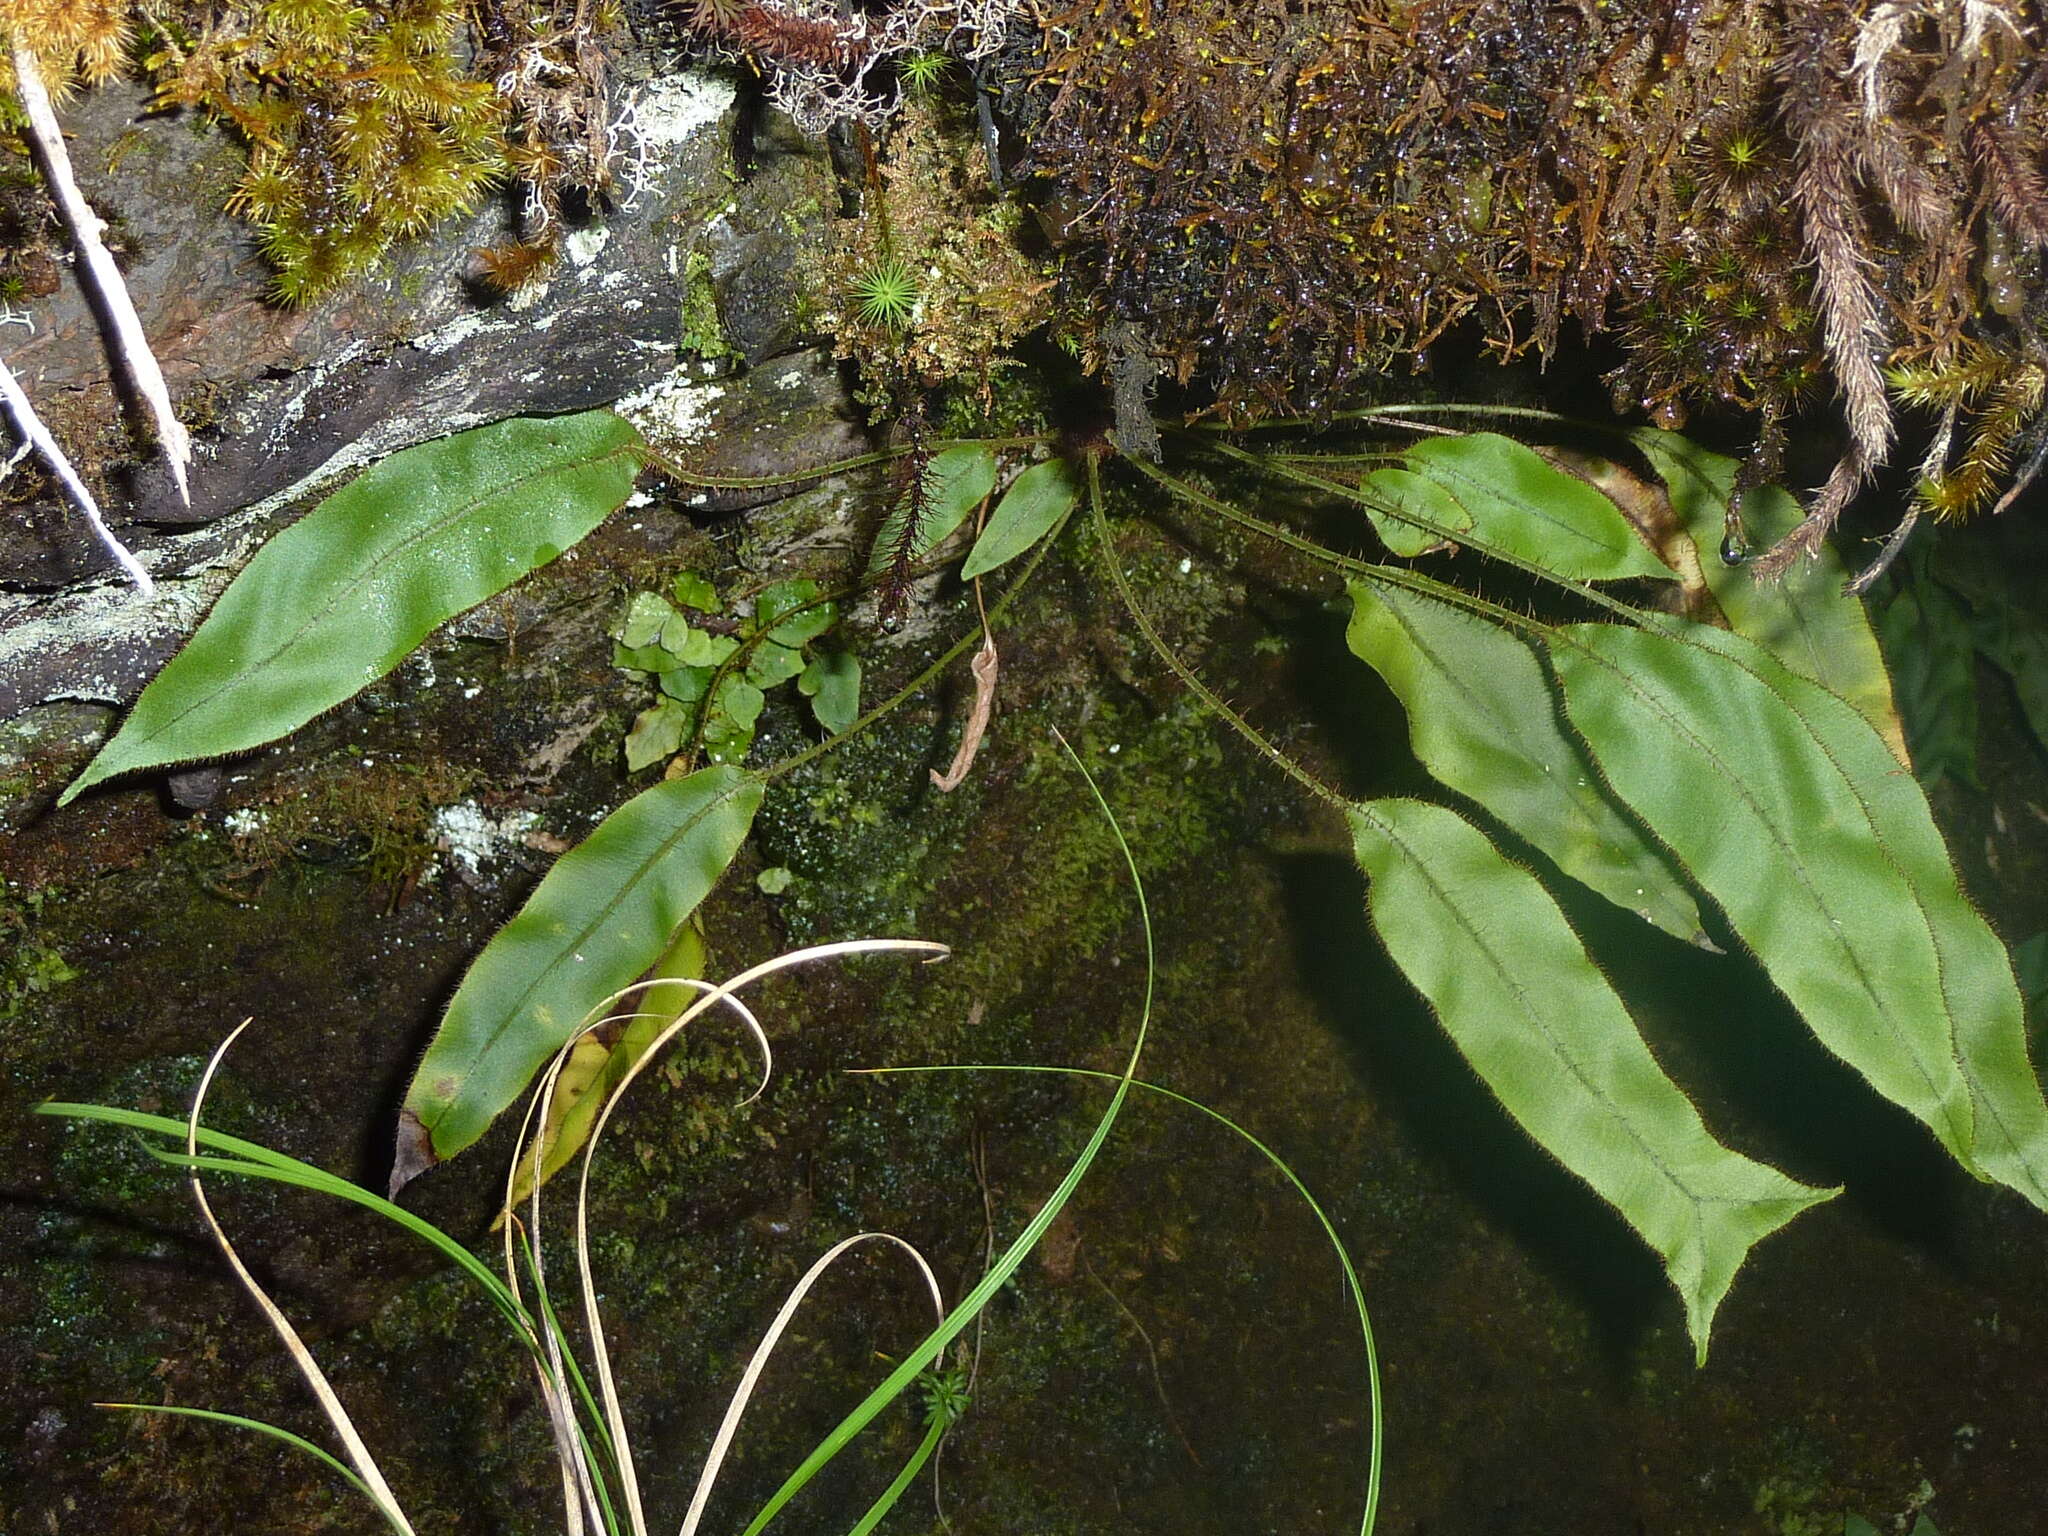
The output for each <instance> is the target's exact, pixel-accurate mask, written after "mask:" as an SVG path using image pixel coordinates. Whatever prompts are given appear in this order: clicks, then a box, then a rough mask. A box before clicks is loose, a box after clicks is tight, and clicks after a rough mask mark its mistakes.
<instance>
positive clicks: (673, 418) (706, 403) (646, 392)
mask: <svg viewBox="0 0 2048 1536" xmlns="http://www.w3.org/2000/svg"><path fill="white" fill-rule="evenodd" d="M690 375H691V368H690V365H689V364H688V363H685V364H683V365H682V366H680V367H678V368H674V369H672V370H670V371H669V372H668V373H666V374H664V375H663V376H662V377H661V378H658V379H656V380H655V381H654V382H653V383H652V384H649V385H648V386H647V387H646V388H645V389H637V390H635V391H634V392H633V393H632V394H630V395H627V396H625V397H624V398H623V399H621V400H619V401H618V402H616V403H615V404H614V405H613V406H612V409H613V410H615V411H617V412H618V413H619V414H620V415H621V416H623V417H625V418H626V420H628V421H630V422H632V423H633V425H634V426H636V427H638V428H639V429H640V431H641V432H642V433H643V434H644V435H645V436H646V437H647V438H648V440H649V441H651V442H653V443H655V444H657V445H660V446H665V447H669V448H678V447H681V446H683V445H684V444H687V443H692V442H695V441H696V439H697V438H698V437H699V436H700V435H701V434H702V433H703V431H704V429H705V428H706V427H707V426H709V425H710V424H711V420H712V416H713V414H714V413H713V410H712V407H713V406H715V405H716V404H717V403H718V402H719V401H720V400H723V399H724V398H725V389H724V387H723V386H722V385H718V384H713V383H709V382H706V381H705V380H702V379H696V378H692V377H691V376H690Z"/></svg>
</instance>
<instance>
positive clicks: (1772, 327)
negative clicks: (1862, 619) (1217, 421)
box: [1031, 0, 2048, 488]
mask: <svg viewBox="0 0 2048 1536" xmlns="http://www.w3.org/2000/svg"><path fill="white" fill-rule="evenodd" d="M2042 21H2043V17H2042V15H2041V14H2040V7H2039V6H2038V5H2036V4H2026V5H2018V4H2011V5H2008V4H2000V3H1991V0H1901V3H1893V4H1884V5H1878V6H1874V7H1865V6H1863V5H1860V4H1852V3H1849V0H1817V3H1816V0H1803V3H1799V4H1792V3H1789V0H1719V3H1709V4H1707V5H1705V6H1700V7H1688V8H1685V9H1683V10H1680V11H1674V10H1673V9H1672V7H1670V6H1669V5H1666V4H1662V3H1653V0H1615V3H1612V4H1606V5H1602V6H1599V7H1591V6H1569V7H1560V6H1553V5H1548V4H1544V3H1541V0H1476V3H1459V4H1450V3H1444V4H1434V3H1432V4H1422V5H1416V4H1412V3H1408V0H1326V3H1320V4H1306V5H1304V4H1301V3H1298V0H1152V3H1147V4H1143V5H1096V4H1092V3H1090V4H1077V5H1074V6H1072V7H1070V8H1068V9H1066V10H1064V11H1059V12H1056V13H1054V14H1051V15H1050V16H1049V17H1048V18H1047V24H1046V33H1045V35H1046V38H1047V40H1048V41H1047V63H1046V65H1045V67H1044V69H1043V71H1042V72H1041V74H1040V75H1039V77H1038V78H1037V80H1036V82H1035V84H1034V86H1033V89H1034V91H1035V93H1036V95H1037V98H1038V100H1039V102H1040V103H1041V104H1042V111H1043V114H1044V116H1043V121H1042V122H1041V123H1040V124H1039V125H1038V126H1037V127H1036V129H1035V130H1034V131H1033V133H1032V145H1031V161H1032V164H1033V165H1034V166H1035V167H1036V168H1037V170H1038V171H1039V173H1040V176H1041V178H1042V182H1043V187H1044V197H1045V203H1044V211H1045V214H1046V216H1047V222H1048V224H1049V225H1050V226H1051V228H1052V230H1053V233H1054V237H1055V239H1057V240H1059V241H1060V242H1062V243H1063V246H1064V249H1065V252H1066V253H1067V255H1068V256H1069V261H1068V263H1067V272H1068V283H1069V288H1070V294H1071V296H1072V297H1073V298H1074V300H1075V301H1076V302H1077V304H1078V305H1079V307H1081V308H1082V309H1083V310H1084V311H1085V312H1086V314H1087V315H1088V316H1089V317H1090V321H1091V326H1092V330H1093V333H1094V336H1095V338H1096V341H1095V345H1094V347H1093V348H1092V360H1093V361H1094V362H1095V363H1096V364H1097V365H1098V366H1104V365H1106V364H1108V363H1109V362H1110V361H1111V360H1112V359H1111V356H1110V354H1111V348H1110V347H1109V346H1107V345H1106V344H1105V343H1104V341H1103V338H1104V337H1105V336H1106V335H1108V334H1110V333H1111V331H1112V328H1113V327H1115V326H1117V325H1119V324H1123V325H1131V324H1135V325H1136V326H1138V327H1140V328H1142V330H1143V332H1144V334H1145V336H1146V338H1147V340H1148V342H1149V344H1150V346H1151V349H1152V351H1153V353H1154V355H1155V357H1156V358H1157V360H1158V361H1159V362H1160V363H1162V364H1163V365H1164V366H1166V367H1167V368H1169V369H1171V370H1172V371H1174V372H1175V373H1177V374H1178V375H1179V376H1180V377H1181V378H1182V379H1184V380H1185V379H1190V378H1194V377H1196V376H1198V375H1199V376H1201V377H1202V378H1204V379H1205V380H1207V381H1208V382H1209V383H1210V384H1211V385H1212V386H1213V388H1214V390H1215V393H1216V397H1217V401H1218V403H1219V405H1220V407H1221V408H1222V409H1223V410H1225V411H1226V412H1229V413H1234V414H1240V415H1250V414H1257V413H1260V412H1264V411H1271V410H1309V411H1316V410H1320V409H1325V408H1328V407H1329V406H1331V405H1332V404H1334V403H1335V401H1336V400H1337V398H1338V396H1339V395H1340V394H1341V393H1342V392H1343V391H1344V390H1345V389H1346V387H1347V386H1349V385H1351V384H1352V383H1354V382H1355V381H1357V380H1359V379H1360V378H1361V377H1362V376H1364V375H1366V374H1368V373H1370V372H1373V371H1376V370H1379V369H1381V368H1383V367H1385V366H1386V364H1387V363H1388V362H1390V361H1392V360H1394V359H1397V358H1401V357H1411V358H1420V357H1422V356H1424V355H1426V352H1427V349H1428V348H1429V347H1430V345H1431V344H1432V343H1433V342H1435V341H1436V340H1437V339H1438V338H1439V337H1441V336H1443V335H1444V334H1445V332H1446V331H1447V330H1449V329H1450V327H1452V326H1453V325H1454V324H1457V323H1458V322H1460V321H1462V320H1467V319H1469V320H1470V321H1471V322H1472V323H1473V324H1474V325H1475V326H1476V328H1477V330H1478V331H1479V333H1480V334H1481V335H1482V336H1483V337H1484V339H1485V340H1486V342H1487V343H1488V344H1489V345H1490V346H1491V347H1492V348H1493V349H1495V350H1497V351H1498V352H1500V353H1501V354H1503V355H1510V356H1511V355H1514V354H1516V353H1518V352H1520V351H1522V350H1524V349H1525V348H1530V347H1533V348H1535V349H1536V350H1538V351H1540V352H1542V353H1544V354H1548V353H1549V352H1550V351H1551V350H1552V349H1553V348H1555V346H1556V345H1557V343H1558V340H1559V338H1560V335H1561V333H1562V330H1563V327H1564V325H1565V322H1567V321H1577V322H1578V324H1579V326H1580V327H1581V328H1582V329H1583V330H1584V331H1586V332H1588V333H1597V332H1601V331H1611V330H1616V329H1619V330H1620V332H1621V334H1622V339H1623V341H1624V344H1625V346H1626V348H1627V351H1628V354H1629V356H1628V362H1627V364H1626V365H1625V367H1624V369H1623V370H1622V372H1621V373H1620V374H1619V375H1618V376H1617V380H1616V382H1617V386H1618V387H1619V388H1621V389H1623V390H1625V391H1626V392H1627V393H1628V395H1629V396H1630V397H1631V398H1632V399H1635V400H1638V401H1640V402H1642V403H1645V404H1647V405H1648V406H1650V407H1651V408H1652V409H1655V410H1659V411H1661V412H1663V413H1665V414H1667V415H1671V414H1675V413H1676V412H1677V411H1679V410H1681V409H1682V408H1683V407H1684V405H1685V404H1686V403H1687V402H1695V403H1715V404H1724V403H1725V404H1729V405H1733V406H1737V407H1740V408H1743V409H1748V410H1754V411H1757V412H1760V413H1762V414H1763V415H1764V416H1765V418H1766V428H1765V437H1766V450H1767V453H1768V451H1769V448H1770V441H1769V440H1770V439H1771V437H1772V436H1773V433H1774V428H1773V426H1772V423H1773V422H1774V421H1775V419H1776V417H1777V416H1778V415H1781V414H1782V413H1783V412H1784V410H1785V409H1786V408H1788V407H1789V406H1790V405H1791V404H1792V403H1793V402H1794V401H1795V400H1796V399H1797V398H1798V397H1799V396H1800V395H1801V394H1803V393H1804V392H1806V391H1807V390H1808V389H1809V388H1810V387H1811V386H1812V385H1813V384H1814V383H1815V382H1816V381H1817V377H1823V378H1829V379H1831V381H1832V383H1833V385H1834V387H1835V388H1836V390H1837V391H1838V392H1839V393H1840V395H1841V396H1842V399H1843V402H1844V405H1845V408H1846V414H1847V416H1848V419H1849V424H1850V428H1851V434H1852V439H1853V445H1854V447H1853V452H1852V455H1851V458H1852V461H1853V462H1850V463H1848V464H1847V465H1846V467H1845V471H1844V473H1843V475H1842V476H1841V477H1840V478H1841V479H1842V482H1843V485H1844V486H1846V487H1851V488H1853V485H1854V484H1855V483H1857V482H1859V481H1860V480H1861V478H1862V477H1863V476H1864V475H1865V474H1867V472H1868V470H1869V469H1870V467H1871V466H1873V465H1874V464H1875V463H1876V462H1878V461H1879V460H1880V459H1881V458H1882V457H1883V454H1884V452H1885V450H1886V448H1887V447H1888V445H1889V441H1890V436H1891V431H1892V419H1891V407H1890V404H1889V402H1888V401H1887V399H1886V397H1885V391H1884V387H1883V381H1882V378H1881V376H1880V374H1879V367H1880V365H1881V364H1882V363H1884V362H1885V361H1887V360H1889V361H1892V362H1894V363H1897V364H1900V365H1908V366H1927V367H1933V368H1945V367H1948V366H1950V365H1951V364H1953V363H1954V362H1955V361H1956V360H1957V359H1958V358H1959V357H1961V356H1962V355H1963V354H1964V353H1965V351H1966V349H1967V348H1969V347H1971V346H1973V345H1974V346H1977V347H1981V348H1985V349H1989V351H1990V352H1991V353H1992V354H1995V355H1996V356H1998V357H2000V358H2002V359H2004V360H2005V365H2006V366H2007V367H2008V368H2021V367H2023V366H2025V359H2026V358H2027V356H2028V355H2029V353H2030V349H2034V348H2038V347H2039V346H2040V344H2041V340H2040V338H2041V333H2042V326H2041V323H2040V319H2039V316H2038V315H2037V314H2036V313H2035V312H2034V308H2033V307H2032V305H2031V304H2030V301H2029V299H2028V298H2027V295H2028V293H2029V292H2030V291H2031V290H2032V288H2033V285H2034V280H2035V278H2036V277H2037V275H2038V258H2039V251H2040V249H2041V247H2042V245H2043V244H2044V242H2048V181H2044V177H2043V174H2042V172H2041V163H2042V155H2043V148H2044V144H2048V93H2042V92H2038V91H2033V90H2030V89H2027V88H2026V86H2027V82H2028V81H2029V80H2031V79H2032V78H2033V72H2035V71H2037V70H2038V69H2039V67H2040V65H2041V61H2042V58H2043V54H2042V47H2041V40H2042V38H2043V36H2044V35H2048V33H2044V29H2043V27H2042Z"/></svg>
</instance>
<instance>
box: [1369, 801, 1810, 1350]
mask: <svg viewBox="0 0 2048 1536" xmlns="http://www.w3.org/2000/svg"><path fill="white" fill-rule="evenodd" d="M1351 830H1352V837H1353V845H1354V848H1355V850H1356V853H1357V855H1358V862H1359V864H1360V866H1361V867H1362V868H1363V869H1364V870H1365V872H1366V874H1367V875H1368V876H1370V877H1371V880H1372V886H1371V894H1370V897H1369V905H1370V910H1371V913H1372V920H1373V926H1374V927H1375V928H1376V929H1378V931H1379V934H1380V937H1381V939H1382V940H1383V941H1384V942H1385V944H1386V946H1387V950H1388V953H1389V954H1391V955H1392V956H1393V958H1394V962H1395V964H1397V965H1398V966H1400V968H1401V970H1402V972H1403V973H1404V974H1405V975H1406V976H1407V977H1408V979H1409V981H1411V982H1412V983H1414V985H1415V987H1416V990H1418V991H1419V992H1421V993H1422V995H1423V996H1424V997H1425V998H1427V999H1428V1001H1429V1005H1430V1007H1431V1008H1432V1009H1433V1010H1434V1011H1435V1013H1436V1015H1437V1018H1438V1019H1439V1020H1440V1021H1441V1022H1442V1024H1443V1026H1444V1029H1445V1030H1446V1031H1447V1032H1448V1033H1449V1034H1450V1036H1451V1038H1452V1040H1453V1041H1454V1042H1455V1043H1456V1044H1457V1047H1458V1049H1459V1051H1460V1052H1461V1053H1462V1054H1463V1055H1464V1057H1465V1059H1466V1060H1467V1061H1468V1062H1470V1063H1471V1065H1472V1067H1473V1069H1474V1070H1475V1071H1476V1072H1478V1074H1479V1075H1480V1076H1481V1077H1482V1078H1484V1079H1485V1080H1486V1084H1487V1086H1488V1087H1489V1088H1491V1089H1492V1090H1493V1093H1494V1095H1495V1097H1497V1098H1498V1099H1499V1100H1500V1102H1501V1104H1502V1106H1503V1107H1504V1108H1506V1110H1507V1111H1508V1113H1509V1114H1510V1115H1512V1116H1514V1118H1515V1120H1516V1122H1517V1123H1518V1124H1520V1125H1521V1127H1522V1129H1524V1130H1525V1131H1527V1132H1528V1133H1529V1135H1530V1136H1531V1137H1533V1138H1534V1139H1535V1141H1536V1142H1537V1144H1538V1145H1540V1146H1541V1147H1543V1149H1544V1150H1545V1151H1547V1152H1549V1153H1550V1154H1551V1155H1552V1156H1554V1157H1556V1158H1557V1159H1558V1161H1559V1162H1561V1163H1563V1164H1564V1165H1565V1167H1567V1168H1569V1169H1570V1170H1571V1171H1572V1172H1573V1173H1575V1174H1576V1175H1578V1176H1579V1177H1580V1178H1581V1179H1584V1180H1585V1181H1586V1183H1588V1184H1590V1185H1591V1186H1592V1187H1593V1189H1594V1190H1595V1192H1597V1193H1598V1194H1599V1195H1600V1196H1601V1198H1602V1199H1604V1200H1606V1201H1607V1202H1608V1203H1609V1204H1610V1205H1612V1206H1613V1207H1614V1208H1615V1209H1616V1210H1618V1211H1619V1212H1621V1214H1622V1216H1623V1217H1624V1218H1626V1219H1627V1221H1628V1223H1629V1225H1630V1226H1632V1227H1634V1228H1635V1229H1636V1231H1637V1233H1639V1234H1640V1235H1641V1237H1642V1238H1643V1240H1644V1241H1645V1242H1646V1243H1648V1244H1649V1245H1650V1247H1651V1248H1653V1249H1654V1250H1655V1251H1656V1252H1657V1254H1658V1256H1659V1257H1661V1258H1662V1259H1663V1261H1664V1271H1665V1273H1666V1274H1667V1275H1668V1276H1669V1277H1670V1279H1671V1283H1672V1285H1673V1286H1674V1287H1676V1288H1677V1291H1678V1294H1679V1296H1680V1298H1681V1299H1682V1300H1683V1301H1684V1304H1685V1318H1686V1328H1687V1330H1688V1331H1689V1332H1690V1333H1691V1335H1692V1341H1693V1349H1694V1353H1695V1355H1696V1357H1697V1359H1698V1360H1699V1362H1700V1363H1702V1364H1704V1363H1705V1361H1706V1357H1707V1341H1708V1336H1709V1332H1710V1330H1711V1327H1712V1324H1713V1317H1714V1310H1715V1308H1716V1307H1718V1306H1719V1305H1720V1303H1721V1299H1722V1297H1724V1296H1725V1295H1726V1294H1727V1292H1728V1287H1729V1284H1730V1283H1731V1282H1732V1281H1733V1279H1734V1277H1735V1271H1736V1270H1737V1269H1738V1268H1739V1267H1740V1266H1741V1264H1742V1261H1743V1260H1744V1259H1745V1258H1746V1257H1747V1256H1748V1254H1749V1250H1750V1249H1751V1248H1752V1247H1753V1246H1754V1245H1755V1244H1756V1243H1757V1242H1759V1241H1761V1240H1762V1239H1763V1238H1765V1237H1767V1236H1769V1235H1770V1234H1771V1233H1772V1232H1775V1231H1776V1230H1777V1229H1778V1228H1779V1227H1781V1226H1783V1225H1784V1224H1785V1223H1786V1222H1788V1221H1790V1220H1791V1219H1792V1218H1793V1217H1794V1216H1797V1215H1798V1214H1799V1213H1800V1212H1801V1211H1803V1210H1805V1209H1806V1208H1807V1207H1809V1206H1812V1205H1817V1204H1819V1203H1820V1202H1821V1201H1824V1200H1827V1199H1830V1198H1832V1197H1833V1196H1834V1195H1835V1194H1837V1193H1839V1191H1837V1190H1824V1189H1814V1188H1811V1187H1809V1186H1807V1185H1804V1184H1800V1183H1798V1182H1796V1181H1795V1180H1793V1179H1790V1178H1787V1177H1786V1176H1785V1175H1784V1174H1782V1173H1779V1172H1778V1171H1777V1170H1776V1169H1774V1168H1768V1167H1765V1166H1764V1165H1763V1164H1761V1163H1757V1162H1752V1161H1751V1160H1750V1159H1749V1158H1746V1157H1744V1156H1742V1155H1741V1154H1740V1153H1737V1152H1732V1151H1730V1150H1729V1149H1728V1148H1726V1147H1724V1146H1722V1145H1721V1144H1720V1143H1719V1142H1718V1141H1716V1140H1715V1139H1714V1138H1713V1137H1712V1136H1711V1135H1710V1134H1709V1133H1708V1131H1707V1128H1706V1126H1705V1125H1704V1124H1703V1123H1702V1122H1701V1120H1700V1116H1699V1111H1698V1110H1696V1109H1695V1108H1694V1107H1693V1105H1692V1101H1691V1100H1689V1099H1688V1098H1686V1096H1685V1095H1684V1093H1683V1092H1681V1091H1680V1090H1679V1088H1678V1086H1677V1085H1676V1084H1674V1083H1673V1082H1672V1081H1671V1079H1670V1078H1668V1077H1666V1076H1665V1075H1664V1071H1663V1069H1662V1068H1661V1067H1659V1066H1658V1065H1657V1061H1656V1058H1655V1057H1653V1056H1652V1055H1651V1054H1650V1048H1649V1047H1648V1046H1647V1045H1646V1044H1645V1043H1644V1042H1643V1038H1642V1036H1641V1035H1640V1034H1638V1033H1637V1031H1636V1027H1635V1023H1634V1021H1633V1020H1632V1019H1630V1017H1629V1015H1628V1011H1627V1009H1625V1008H1624V1007H1623V1006H1622V1003H1621V999H1620V998H1619V997H1617V996H1616V995H1615V993H1614V990H1613V988H1612V987H1610V986H1609V985H1608V984H1607V981H1606V978H1604V977H1603V976H1602V975H1601V974H1600V972H1599V971H1598V970H1597V969H1596V968H1595V967H1594V965H1593V962H1592V961H1591V960H1590V959H1588V958H1587V956H1586V951H1585V949H1584V948H1583V947H1582V946H1581V945H1580V943H1579V940H1578V936H1577V935H1576V934H1574V933H1573V932H1572V930H1571V928H1570V926H1569V925H1568V924H1567V923H1566V922H1565V920H1564V914H1563V913H1561V912H1560V911H1558V909H1557V904H1556V903H1555V902H1554V901H1552V900H1551V898H1550V895H1549V893H1548V892H1546V891H1545V890H1544V889H1543V887H1542V886H1541V885H1540V884H1538V883H1537V881H1536V878H1535V877H1534V876H1533V875H1531V874H1529V873H1528V871H1526V870H1523V869H1520V868H1518V867H1517V866H1515V865H1514V864H1511V863H1510V862H1508V860H1507V859H1505V858H1503V857H1502V856H1501V854H1500V853H1499V851H1498V850H1497V849H1495V848H1494V846H1493V844H1492V843H1490V842H1488V841H1487V839H1486V838H1485V836H1484V835H1483V834H1481V833H1480V832H1479V831H1478V830H1477V829H1476V828H1474V827H1473V826H1471V825H1470V824H1469V823H1467V822H1465V821H1464V820H1463V819H1461V818H1460V817H1458V816H1457V815H1455V814H1453V813H1452V812H1450V811H1447V810H1445V809H1443V808H1442V807H1441V806H1434V805H1427V804H1424V803H1423V802H1421V801H1417V800H1374V801H1370V802H1368V803H1366V804H1363V805H1360V806H1358V807H1356V808H1355V809H1354V810H1353V812H1352V815H1351Z"/></svg>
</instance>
